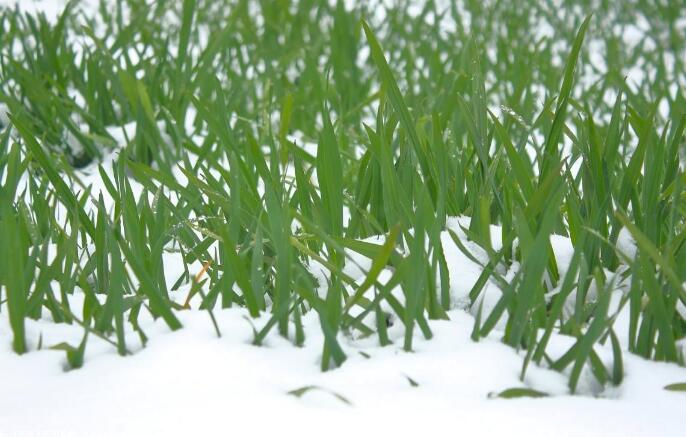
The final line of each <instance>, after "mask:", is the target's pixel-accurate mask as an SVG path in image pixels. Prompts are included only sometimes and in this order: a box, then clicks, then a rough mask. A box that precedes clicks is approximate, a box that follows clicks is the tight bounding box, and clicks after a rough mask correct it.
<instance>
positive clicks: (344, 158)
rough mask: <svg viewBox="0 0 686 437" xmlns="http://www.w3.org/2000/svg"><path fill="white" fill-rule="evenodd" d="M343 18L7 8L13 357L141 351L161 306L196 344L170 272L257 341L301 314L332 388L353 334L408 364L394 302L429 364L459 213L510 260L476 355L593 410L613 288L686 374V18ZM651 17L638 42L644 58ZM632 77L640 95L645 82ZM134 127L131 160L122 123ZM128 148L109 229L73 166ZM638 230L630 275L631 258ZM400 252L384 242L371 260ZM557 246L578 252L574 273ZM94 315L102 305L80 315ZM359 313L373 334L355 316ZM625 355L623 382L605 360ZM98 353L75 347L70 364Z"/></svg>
mask: <svg viewBox="0 0 686 437" xmlns="http://www.w3.org/2000/svg"><path fill="white" fill-rule="evenodd" d="M331 3H332V4H331V5H330V4H329V3H327V2H325V1H320V0H299V1H285V0H284V1H260V2H257V1H255V2H249V1H241V0H238V1H229V0H227V1H209V0H207V1H205V0H185V1H183V2H175V1H158V2H154V4H153V5H146V2H144V1H142V0H118V1H110V2H103V3H102V5H101V7H100V8H99V10H98V11H97V13H95V14H92V13H90V14H89V13H82V12H80V5H79V2H72V3H71V4H70V6H69V7H68V8H67V9H66V10H65V12H64V13H63V14H62V15H61V16H60V17H59V19H58V20H56V21H54V22H51V21H49V20H47V19H46V18H45V17H42V16H29V15H23V14H21V13H19V12H18V11H17V10H4V11H2V12H1V13H0V50H1V52H0V101H2V102H3V103H4V104H5V105H6V107H7V108H8V111H9V118H10V119H11V126H6V127H4V130H3V133H2V135H1V136H0V180H1V181H2V185H1V187H0V235H1V239H0V260H2V261H1V262H0V284H1V285H2V288H1V289H0V292H1V294H0V300H1V301H2V302H3V303H4V306H3V307H2V309H3V311H8V313H9V320H10V323H11V328H12V331H13V333H14V344H13V347H14V350H15V351H16V352H17V353H23V352H26V351H27V348H28V344H27V338H26V335H25V331H24V324H25V321H26V319H28V318H34V319H35V318H40V317H42V316H44V315H45V314H47V313H49V315H50V316H51V317H52V319H53V320H54V321H55V322H56V323H78V324H80V325H82V326H83V327H84V331H85V332H86V333H87V335H95V336H99V337H101V338H104V339H106V340H107V341H109V342H111V343H112V345H113V346H114V347H116V348H117V350H118V352H119V353H120V354H122V355H125V354H127V353H128V350H127V334H128V335H130V333H131V332H133V331H135V332H137V333H138V335H139V336H140V337H141V338H143V339H145V338H146V336H145V333H144V332H143V331H142V329H141V328H140V326H139V324H138V320H139V316H140V314H141V313H142V312H149V313H151V314H152V315H153V316H155V317H161V318H163V319H164V321H165V322H166V323H167V324H168V325H169V327H170V328H171V329H178V328H181V323H180V322H179V320H178V318H177V314H178V311H182V310H184V305H183V304H179V303H175V302H177V301H178V300H179V299H173V298H171V297H170V296H171V293H172V292H173V290H169V289H168V287H167V285H166V284H167V282H166V281H167V278H166V277H165V275H168V274H169V271H166V270H165V268H164V255H165V253H167V252H169V251H177V252H178V251H181V252H182V253H183V257H184V260H185V262H186V263H187V264H191V263H193V262H196V261H199V262H201V263H203V264H205V266H206V270H207V272H206V274H205V275H204V276H203V277H201V278H199V279H198V280H197V281H195V280H194V278H193V275H194V274H195V273H194V272H193V273H191V272H190V271H189V270H188V268H185V269H184V270H185V271H183V272H179V273H180V277H179V278H178V281H176V283H177V286H180V285H182V284H187V283H192V284H194V285H193V288H192V290H191V293H192V294H198V295H200V296H201V297H202V308H203V309H205V310H207V311H208V312H209V314H210V316H212V311H213V310H216V309H217V308H218V307H229V306H232V305H240V306H244V307H246V308H247V310H248V311H249V313H250V315H252V316H258V315H260V314H262V313H264V312H268V313H270V314H271V319H270V321H269V323H267V324H266V326H264V327H261V326H260V327H258V331H257V332H256V336H255V342H256V343H257V344H259V343H260V342H261V341H262V340H263V339H264V337H265V335H266V334H267V333H268V332H270V331H271V330H272V329H275V330H278V332H280V333H281V334H282V335H285V336H289V338H292V340H293V342H294V343H295V344H302V342H303V341H306V340H307V339H305V338H304V337H303V329H302V323H301V317H302V314H303V313H304V312H306V311H316V312H317V313H318V315H319V318H320V320H321V329H322V330H323V332H324V334H325V338H326V341H325V344H324V345H323V356H322V368H323V369H328V368H331V367H332V366H335V365H340V364H342V363H343V361H344V360H345V353H344V350H343V349H342V348H341V346H340V345H339V340H338V335H339V333H341V332H342V333H346V332H350V331H359V332H360V333H361V334H365V335H374V336H378V338H379V341H380V342H381V343H382V344H387V343H388V341H389V339H388V336H387V333H386V319H385V316H384V314H383V312H382V311H381V309H380V303H381V302H383V301H386V302H387V303H389V304H390V306H391V307H392V308H393V309H394V311H395V312H396V314H397V317H398V319H399V320H401V322H402V323H403V325H404V329H405V333H406V335H405V339H404V348H405V349H406V350H411V349H412V339H413V335H414V334H413V333H414V332H415V331H417V330H419V331H420V332H421V333H422V334H423V335H424V336H426V337H430V336H431V330H430V325H429V323H427V319H435V318H443V317H446V311H447V310H448V309H450V306H451V302H450V300H449V293H448V286H449V285H448V284H449V281H450V277H451V275H458V276H459V274H460V272H459V268H455V267H451V266H450V265H448V263H447V262H446V260H445V257H444V255H443V247H442V244H443V243H442V240H441V238H440V235H441V232H442V231H444V228H445V222H446V217H448V216H456V215H465V216H469V217H471V218H472V220H471V222H470V223H471V224H470V226H469V229H466V232H467V234H468V235H469V238H470V240H472V241H474V242H477V243H478V244H479V245H480V246H481V247H483V248H484V250H485V251H486V252H487V253H488V254H489V258H490V262H489V263H488V264H487V265H485V266H484V273H483V275H482V278H481V279H480V281H479V282H477V284H475V286H474V288H473V289H472V292H471V293H470V298H471V301H472V302H475V301H476V300H477V298H478V296H479V294H480V292H481V291H482V289H483V286H484V284H485V283H486V282H487V281H491V282H493V283H495V284H497V285H498V286H499V287H500V288H501V290H502V297H501V299H500V301H499V303H498V305H497V306H496V307H495V309H494V310H493V311H492V312H490V313H483V314H480V316H479V317H477V319H476V326H475V327H474V331H473V338H474V339H475V340H478V339H479V338H480V337H483V336H486V335H488V334H489V333H491V332H492V330H493V329H494V327H495V326H496V323H497V322H498V321H499V320H501V319H503V318H506V319H507V325H506V326H507V327H506V330H505V331H504V333H503V334H502V335H503V341H504V342H505V343H507V344H509V345H511V346H512V347H514V348H517V349H520V350H522V351H525V353H523V354H522V356H523V358H524V364H523V370H522V375H524V373H525V371H526V368H527V366H529V365H531V363H532V362H533V363H536V364H539V365H547V366H551V367H552V368H554V369H557V370H560V371H563V370H565V369H571V372H570V387H571V389H572V391H573V390H574V389H575V388H576V384H577V381H578V378H579V374H580V372H581V369H582V367H583V365H584V364H586V363H587V362H590V363H591V368H592V370H593V373H594V375H595V376H596V377H597V378H598V380H599V381H601V382H603V383H604V382H612V383H615V384H618V383H620V382H621V378H622V374H623V370H622V364H621V353H622V352H621V348H620V346H619V340H618V339H617V337H616V335H615V333H614V330H613V325H614V323H615V316H616V314H615V313H611V312H610V311H609V308H610V305H609V302H610V292H611V290H612V289H613V287H616V286H617V285H618V284H615V283H612V282H613V281H609V280H608V272H620V275H618V276H620V277H621V278H623V280H624V286H625V287H626V293H625V295H624V298H623V300H622V303H621V305H622V306H628V307H629V308H630V314H631V317H630V327H629V338H628V339H627V340H628V345H629V350H630V351H631V352H634V353H637V354H639V355H642V356H645V357H649V358H653V359H656V360H666V361H673V362H678V363H682V364H683V361H684V357H683V351H682V350H681V348H680V345H679V340H680V339H682V338H683V337H684V335H685V334H686V332H685V331H686V323H685V321H684V319H683V318H682V316H681V315H680V314H679V312H678V311H677V306H678V305H679V302H680V301H681V302H682V303H686V292H685V289H684V288H685V287H684V285H683V284H684V282H685V281H686V245H685V244H684V241H685V240H686V226H685V224H686V223H685V221H684V220H685V218H686V195H685V192H684V184H685V183H686V173H684V169H683V164H682V159H681V156H682V155H681V154H683V152H684V139H683V131H684V123H685V120H686V118H684V114H685V113H686V100H684V96H683V86H684V85H685V84H686V66H685V65H684V60H686V56H684V55H685V54H686V50H685V44H686V26H685V25H683V23H681V24H680V21H679V20H686V18H680V17H679V14H680V13H683V10H684V5H683V4H680V3H681V2H679V1H676V2H654V1H647V0H646V1H636V2H628V3H630V4H622V5H620V4H619V3H620V2H613V1H599V2H591V1H582V2H561V3H564V5H563V6H562V7H560V8H558V7H557V6H554V5H553V2H536V1H529V2H518V1H512V2H505V1H504V2H486V3H487V5H484V4H483V2H481V1H465V2H459V6H458V5H456V4H451V3H449V2H446V3H445V4H443V2H434V1H431V0H429V1H427V2H426V4H425V6H423V7H422V8H419V9H416V8H414V7H410V5H409V3H410V2H402V1H401V2H397V5H396V6H394V7H392V8H388V9H384V8H382V7H380V6H378V5H376V4H374V5H366V6H365V5H361V6H355V7H354V8H353V9H352V10H351V9H350V8H346V6H344V4H343V3H342V2H337V3H336V2H331ZM360 3H365V4H366V3H367V2H360ZM556 3H557V2H556ZM621 3H625V2H621ZM415 9H416V10H415ZM129 17H130V18H129ZM637 17H639V18H640V21H641V22H642V23H644V24H645V26H644V27H645V28H644V29H643V32H644V33H643V35H642V36H641V38H640V40H639V41H638V42H636V43H635V44H628V43H627V42H626V41H624V40H623V39H622V35H623V33H624V32H625V26H626V25H630V24H631V23H634V22H636V21H637ZM541 22H547V23H548V26H547V27H548V28H549V31H548V33H549V34H548V35H545V34H542V33H541V32H539V29H541V28H543V25H542V24H541ZM591 45H593V46H597V47H600V49H595V51H593V50H589V46H591ZM598 57H599V58H600V59H601V60H602V61H603V65H598V62H599V61H598ZM632 68H633V69H638V71H642V72H644V73H645V74H644V76H645V77H644V78H643V80H642V81H641V82H640V83H632V82H631V79H625V76H626V74H627V71H629V70H630V69H632ZM634 71H635V70H634ZM74 96H78V98H74ZM131 123H135V124H134V126H135V128H134V130H133V135H131V136H130V137H129V138H126V141H125V144H123V145H122V144H117V143H118V141H117V140H116V138H114V137H113V136H112V130H111V129H109V128H110V127H111V126H123V125H127V124H131ZM294 134H295V135H294ZM294 139H296V140H295V141H294ZM303 141H305V142H312V143H317V145H318V147H317V149H316V152H315V153H314V154H313V153H311V148H306V147H303V144H301V143H302V142H303ZM119 147H121V150H120V153H117V154H116V155H114V156H115V157H116V158H115V159H116V164H115V165H114V171H112V172H109V173H108V172H107V171H106V170H105V168H104V167H101V168H100V173H101V175H102V178H103V182H104V184H105V188H106V191H107V193H108V195H109V196H110V197H111V198H112V199H113V207H112V208H109V207H108V206H106V202H105V200H104V199H103V197H102V195H100V194H99V193H96V192H92V191H91V189H90V188H89V187H88V186H83V185H82V184H80V183H79V181H78V174H79V173H78V172H76V173H75V169H76V168H81V167H88V168H90V169H91V170H93V169H95V168H96V167H95V166H97V164H98V162H99V161H100V160H101V159H103V157H106V156H109V155H110V154H111V151H112V150H116V149H117V148H119ZM308 150H309V151H308ZM179 168H180V169H181V173H183V175H184V176H185V177H184V178H180V177H178V176H179V172H178V171H177V170H178V169H179ZM287 170H288V171H287ZM95 171H97V170H95ZM315 175H316V176H317V177H316V178H315V177H314V176H315ZM132 181H136V182H137V183H139V184H141V185H142V186H143V187H144V190H143V191H142V192H141V193H137V192H136V190H134V189H132V186H131V183H132ZM58 205H59V207H58ZM491 224H497V225H499V226H501V227H502V235H501V236H499V237H500V238H501V239H502V242H503V243H504V244H503V245H502V249H497V248H494V246H493V244H492V237H493V236H492V235H491V234H490V232H491V228H490V226H489V225H491ZM622 228H625V229H626V230H628V231H629V232H630V233H631V235H632V237H633V239H634V240H635V241H636V245H637V247H638V251H637V254H636V256H635V257H627V256H625V254H622V253H621V252H620V251H618V250H616V247H615V245H616V243H617V239H618V237H619V235H620V231H621V230H622ZM379 234H383V235H385V244H372V243H364V242H361V239H363V238H365V237H368V236H371V235H379ZM551 234H559V235H564V236H568V237H569V238H570V239H571V241H572V243H573V245H574V247H575V253H574V257H573V258H572V261H571V265H570V266H569V268H568V269H566V274H565V275H560V274H559V272H558V268H557V260H556V259H555V256H554V254H553V251H552V247H551V242H550V236H551ZM454 237H455V238H456V239H457V236H456V235H454ZM515 242H516V244H513V243H515ZM346 249H347V250H352V251H355V252H358V253H361V254H363V255H365V256H368V257H370V258H372V259H373V260H374V261H373V263H372V268H371V269H370V271H369V272H368V275H367V278H366V280H365V281H364V283H362V284H355V283H354V282H353V281H352V280H351V278H350V277H348V276H347V275H346V274H345V272H344V271H343V266H344V264H345V261H346ZM310 260H317V261H318V262H319V263H321V264H322V265H324V266H326V268H327V269H328V270H329V273H330V274H329V280H328V284H317V283H316V282H315V280H314V278H313V277H312V275H311V274H310V273H309V271H308V268H309V263H310ZM515 262H516V263H519V264H520V266H521V267H520V268H519V269H518V270H517V273H516V275H514V278H512V279H506V278H505V277H504V276H503V275H502V272H503V268H502V267H503V266H505V270H507V268H508V267H509V266H511V265H512V264H513V263H515ZM386 266H391V267H392V269H393V276H392V278H391V279H390V281H388V282H386V283H381V282H380V281H379V278H378V275H379V272H380V271H381V270H382V269H383V268H384V267H386ZM613 277H615V276H613ZM174 279H176V278H174ZM319 285H325V287H324V289H325V290H326V293H317V290H318V287H319ZM396 286H399V287H401V288H402V291H403V295H404V300H403V301H402V302H401V301H399V300H397V299H396V298H394V297H393V295H391V294H390V290H391V289H392V288H394V287H396ZM173 288H176V287H173ZM591 289H592V290H594V292H593V293H592V294H591V293H589V290H591ZM369 290H374V294H372V296H374V298H373V299H369V296H370V294H369V293H368V291H369ZM551 292H553V293H552V298H550V296H551ZM572 292H576V293H575V296H576V301H575V305H574V311H573V314H571V315H569V316H568V315H566V314H565V313H564V312H563V303H564V302H565V300H566V299H567V298H568V296H570V295H572ZM77 294H82V295H83V296H84V297H83V300H84V305H83V309H82V310H79V311H72V306H71V302H72V301H73V299H74V296H75V295H77ZM354 304H355V305H362V306H363V307H364V308H365V309H366V310H367V312H368V313H369V314H371V315H372V317H369V318H365V317H353V316H352V315H351V313H350V309H351V307H352V306H353V305H354ZM211 319H212V320H213V317H212V318H211ZM370 320H371V322H370ZM128 325H130V327H129V326H128ZM3 329H4V328H3ZM553 332H561V333H564V334H568V335H571V336H574V337H576V339H577V340H576V342H575V343H574V345H573V346H572V347H571V348H570V349H569V351H568V352H567V353H566V354H564V355H562V356H561V357H560V358H557V359H552V358H551V357H550V356H549V355H548V354H547V353H546V348H547V343H548V340H549V338H550V335H551V334H552V333H553ZM151 341H154V339H151ZM606 341H609V342H611V344H612V345H613V350H614V364H613V365H612V366H610V368H606V367H605V365H604V364H603V363H602V362H601V361H600V359H599V358H598V356H597V354H596V353H595V352H594V345H596V344H597V343H599V342H602V343H605V342H606ZM86 344H87V341H86V338H84V341H83V343H82V344H81V345H80V346H78V345H76V346H68V345H65V346H64V347H65V348H66V349H67V353H68V354H69V357H70V359H69V362H70V363H72V364H73V365H74V366H75V367H78V366H79V365H80V364H81V361H83V360H82V357H83V350H84V348H85V347H86ZM465 359H468V357H465Z"/></svg>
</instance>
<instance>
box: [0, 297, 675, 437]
mask: <svg viewBox="0 0 686 437" xmlns="http://www.w3.org/2000/svg"><path fill="white" fill-rule="evenodd" d="M246 314H247V313H246V312H245V311H243V310H240V309H230V310H224V311H221V312H218V313H217V318H218V323H219V326H220V329H221V332H222V334H223V336H222V338H217V337H216V335H215V333H214V330H213V328H212V325H211V323H209V320H208V317H207V315H206V314H205V313H202V312H195V311H192V312H191V311H188V312H185V313H182V314H180V317H181V320H182V322H183V323H184V326H185V328H184V329H183V330H181V331H178V332H175V333H171V332H168V329H167V328H166V327H165V326H164V325H163V324H162V323H161V322H158V323H151V326H149V327H148V329H147V330H148V332H149V333H150V334H151V335H152V340H151V341H150V342H149V344H148V347H147V348H145V349H143V350H141V351H138V352H137V353H136V354H135V355H133V356H130V357H127V358H121V357H119V356H117V355H116V351H115V350H114V348H113V347H111V346H109V345H108V344H106V343H104V342H102V341H99V340H95V339H92V340H90V341H89V348H88V352H87V356H86V360H87V362H86V365H85V366H84V367H83V368H82V369H79V370H74V371H68V372H65V371H63V366H64V354H63V353H62V352H60V351H52V350H43V351H39V352H32V353H29V354H28V355H26V356H22V357H19V356H16V355H14V354H12V352H11V351H10V348H9V343H10V339H9V334H8V332H7V330H6V329H5V328H4V327H5V326H7V321H6V320H5V317H6V316H5V315H4V314H3V315H2V318H0V326H3V328H2V330H0V345H2V349H1V350H0V393H2V395H1V396H0V435H2V436H23V435H82V436H93V435H162V434H165V435H202V434H224V433H232V434H234V435H267V433H274V434H276V433H279V434H281V435H322V434H324V432H326V434H330V435H351V433H358V434H357V435H373V434H376V435H410V434H417V435H419V434H422V435H428V433H430V432H435V433H440V434H438V435H443V434H447V433H455V434H459V435H530V436H538V435H540V436H546V435H551V432H554V434H555V435H560V436H564V435H570V436H574V435H586V436H596V435H597V436H610V435H617V436H630V435H655V436H658V435H659V436H682V435H683V421H682V418H683V405H684V402H685V401H686V395H684V394H681V393H674V392H668V391H665V390H663V388H662V387H663V386H665V385H666V384H669V383H674V382H677V381H686V369H683V368H679V367H678V366H676V365H671V364H662V363H654V362H648V361H645V360H643V359H640V358H637V357H635V356H632V355H629V354H625V367H626V369H625V370H626V378H625V381H624V383H623V385H622V386H621V388H620V389H618V391H616V392H614V391H613V392H609V393H602V394H601V396H600V397H598V398H594V397H590V396H569V395H565V394H563V393H565V392H566V378H565V376H563V375H561V374H558V373H556V372H553V371H549V370H544V369H539V368H534V369H531V371H530V372H529V373H528V376H527V381H526V383H527V385H529V386H531V387H534V388H536V389H538V390H544V391H547V392H549V393H551V394H553V396H551V397H548V398H541V399H511V400H505V399H489V398H488V394H489V393H490V392H499V391H502V390H504V389H506V388H511V387H521V386H523V385H524V384H523V383H522V382H520V381H519V380H518V374H519V371H520V368H521V362H522V361H521V357H520V356H518V355H517V354H516V352H515V351H514V350H512V349H511V348H509V347H507V346H505V345H504V344H502V343H500V342H499V341H497V338H495V337H494V338H490V339H486V340H482V341H481V342H479V343H474V342H472V341H471V340H470V338H469V334H470V330H471V326H472V323H473V321H472V320H471V316H469V315H468V314H466V313H464V312H463V311H460V310H456V311H453V312H451V313H450V318H451V320H450V321H436V322H431V327H432V329H433V331H434V333H435V338H434V339H433V340H431V341H425V340H423V339H421V338H417V339H416V340H417V343H416V351H415V352H414V353H406V352H403V351H402V350H401V346H400V344H401V341H396V344H395V345H392V346H390V347H386V348H380V347H378V346H375V345H374V344H372V343H373V342H371V343H370V342H364V341H357V342H351V341H348V342H346V343H344V347H345V348H346V351H347V352H348V355H349V359H348V361H347V362H346V363H345V364H344V365H343V367H341V368H339V369H337V370H334V371H330V372H326V373H321V372H320V371H319V362H318V359H319V354H320V351H321V344H322V338H321V334H320V332H321V331H320V329H319V328H318V326H317V324H318V321H317V320H316V317H313V314H312V313H310V315H309V316H307V317H306V318H305V325H306V332H307V335H308V341H307V343H306V345H305V347H303V348H301V349H299V348H296V347H294V346H293V345H291V344H290V343H289V342H288V341H287V340H285V339H283V338H281V337H279V336H276V335H273V336H270V337H269V338H268V341H267V344H266V345H265V346H263V347H256V346H252V345H251V344H250V342H251V339H252V328H251V326H250V324H249V323H248V322H247V321H246V319H245V318H244V317H245V316H246ZM261 323H264V320H263V321H258V322H256V324H257V325H260V324H261ZM46 326H47V325H46ZM41 327H42V325H41V323H40V322H39V323H35V324H33V325H30V332H31V333H32V334H33V335H32V337H33V338H36V336H37V334H38V333H39V332H42V334H43V343H44V344H51V341H52V340H53V339H54V340H55V341H57V340H64V339H65V338H70V337H71V338H72V339H73V340H74V341H78V339H80V338H81V335H82V332H81V331H80V329H78V328H75V327H69V326H61V327H60V326H56V325H54V324H50V327H49V329H45V330H44V331H41ZM60 329H61V330H62V331H61V332H60ZM399 332H400V331H397V332H396V334H399ZM362 353H364V354H365V355H367V356H368V357H369V358H366V357H365V356H363V355H362ZM408 377H409V378H411V379H412V380H413V381H415V382H416V383H417V384H418V386H416V387H415V386H413V385H412V384H411V383H410V380H409V379H408ZM312 385H315V386H318V387H321V388H322V389H324V390H312V391H309V392H307V393H305V394H304V395H303V396H302V397H301V398H296V397H295V396H292V395H288V394H287V392H288V391H291V390H294V389H298V388H301V387H305V386H312ZM325 390H330V391H332V392H335V393H337V394H339V395H340V396H343V397H345V399H347V400H348V401H349V402H350V403H351V405H348V404H346V403H344V402H342V401H341V400H339V399H338V398H337V397H336V396H334V395H332V394H331V393H329V392H327V391H325ZM556 393H558V395H555V394H556ZM324 430H326V431H324ZM235 433H238V434H235Z"/></svg>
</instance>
